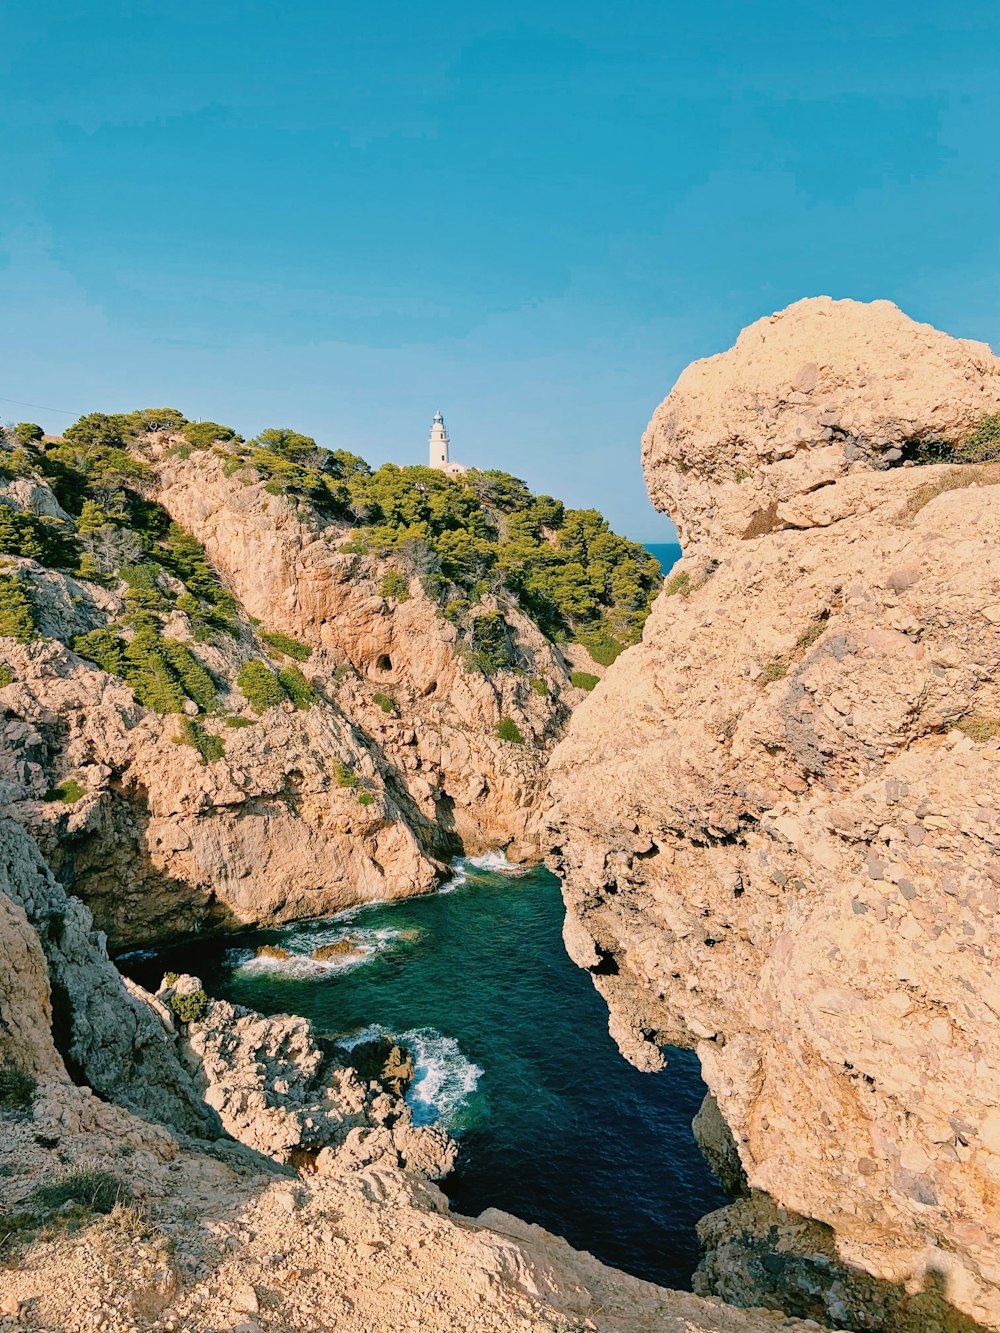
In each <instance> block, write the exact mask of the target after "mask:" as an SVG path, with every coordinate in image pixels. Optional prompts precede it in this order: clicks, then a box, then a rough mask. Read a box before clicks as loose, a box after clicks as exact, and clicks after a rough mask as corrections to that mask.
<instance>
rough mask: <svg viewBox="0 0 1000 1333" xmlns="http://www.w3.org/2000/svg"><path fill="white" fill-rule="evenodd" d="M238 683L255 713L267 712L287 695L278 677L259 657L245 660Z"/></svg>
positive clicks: (237, 677)
mask: <svg viewBox="0 0 1000 1333" xmlns="http://www.w3.org/2000/svg"><path fill="white" fill-rule="evenodd" d="M236 684H237V685H238V686H239V688H240V689H241V690H242V691H243V693H244V695H246V700H247V703H248V704H249V705H250V707H251V708H252V709H253V711H254V712H255V713H266V712H267V710H268V709H269V708H273V707H274V705H275V704H280V703H281V701H282V700H283V699H284V697H285V694H284V691H283V690H282V688H281V684H280V682H279V680H278V677H277V676H276V675H275V674H274V672H273V671H272V670H271V669H270V667H268V666H266V665H265V664H264V663H263V662H261V661H260V660H259V659H255V660H254V661H252V662H245V663H244V664H243V666H241V667H240V669H239V673H238V674H237V676H236Z"/></svg>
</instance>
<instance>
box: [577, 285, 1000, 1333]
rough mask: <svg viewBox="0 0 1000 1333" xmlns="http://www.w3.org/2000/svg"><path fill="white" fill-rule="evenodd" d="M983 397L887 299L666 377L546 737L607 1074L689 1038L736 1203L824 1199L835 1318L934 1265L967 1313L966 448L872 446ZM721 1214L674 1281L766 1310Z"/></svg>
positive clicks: (972, 1071)
mask: <svg viewBox="0 0 1000 1333" xmlns="http://www.w3.org/2000/svg"><path fill="white" fill-rule="evenodd" d="M998 411H1000V362H997V360H996V359H994V358H993V357H992V356H991V355H990V353H989V351H988V349H986V348H985V347H983V346H982V345H980V344H972V343H961V342H957V341H955V340H953V339H950V338H948V337H947V336H946V335H944V334H942V333H938V332H937V331H935V330H932V329H928V328H927V327H926V326H924V325H918V324H914V323H913V322H912V321H910V320H908V319H906V317H905V316H904V315H902V314H901V313H900V312H899V311H898V310H896V309H895V308H894V307H892V306H890V305H888V304H887V303H885V302H877V303H875V304H874V305H873V306H864V305H860V304H857V303H854V302H831V301H828V300H826V299H825V298H824V299H822V300H819V301H810V302H800V303H799V304H798V305H796V306H793V307H791V308H790V309H789V310H788V311H785V312H782V313H781V314H780V315H776V316H774V317H772V318H771V319H770V320H763V321H761V322H760V323H758V324H756V325H754V326H753V327H752V328H751V329H748V330H746V331H745V332H744V333H743V334H742V335H741V337H740V339H739V341H738V343H737V345H736V347H735V348H734V349H733V350H732V351H730V352H727V353H725V354H723V355H721V356H717V357H713V358H711V359H709V360H708V361H705V362H699V363H697V364H696V365H695V366H693V367H691V368H690V369H689V370H688V371H685V373H684V374H683V375H682V376H681V379H680V380H679V382H678V385H677V387H676V389H675V390H674V391H673V392H672V393H671V395H670V396H669V397H668V399H667V400H666V401H665V403H664V404H663V405H662V406H661V407H660V408H659V409H658V410H657V412H656V414H655V416H654V418H653V421H652V423H651V425H650V428H649V430H648V431H647V433H646V436H645V441H644V461H645V466H646V473H647V478H648V482H649V487H650V492H651V494H652V495H653V498H654V500H655V501H656V503H657V504H659V505H660V507H661V508H667V509H668V510H669V512H670V513H671V514H672V516H673V517H674V518H675V519H676V521H677V522H678V525H679V527H680V530H681V533H682V536H683V538H684V541H685V543H686V547H685V559H684V561H683V562H682V564H681V565H680V566H679V568H678V571H677V574H678V575H679V576H680V577H676V578H672V579H671V581H670V582H669V583H668V585H667V587H666V588H665V590H664V592H663V593H661V595H660V597H659V599H658V600H657V603H656V604H655V606H654V608H653V612H652V615H651V617H650V619H649V621H648V622H647V625H646V629H645V633H644V637H643V642H642V644H641V645H640V646H638V647H636V648H634V649H631V650H630V651H628V652H627V653H625V654H623V655H622V657H621V658H619V659H618V661H617V662H616V663H615V664H614V666H613V667H612V668H611V669H610V670H609V671H608V673H607V675H606V677H605V679H604V681H603V682H602V685H601V686H600V688H599V689H598V690H596V691H595V692H594V694H593V695H591V696H590V698H589V699H588V700H587V701H586V702H585V703H583V704H582V705H581V706H580V707H579V709H578V710H577V712H576V713H575V714H574V717H573V719H572V722H571V725H570V728H569V731H568V735H567V736H566V738H565V739H564V740H563V742H562V743H561V744H560V746H559V747H558V748H557V750H556V752H555V754H554V757H553V760H552V764H551V781H552V787H553V794H554V796H555V798H556V802H557V816H558V817H557V827H556V830H555V833H554V839H555V841H556V842H557V843H558V844H559V845H560V848H561V850H560V852H559V854H558V856H557V857H556V858H555V859H554V865H555V866H556V868H557V869H559V870H560V871H561V872H562V873H563V875H564V896H565V900H566V904H567V917H568V921H567V930H566V938H567V942H568V945H569V947H570V949H571V953H572V956H573V957H574V958H575V959H576V960H577V961H578V962H579V963H580V964H581V965H582V966H584V967H588V968H590V969H591V971H592V973H593V976H594V982H595V985H596V986H597V987H598V989H599V990H600V992H601V993H602V995H603V996H604V997H605V998H606V1000H607V1002H608V1005H609V1009H610V1026H611V1031H612V1034H613V1035H614V1036H615V1038H616V1039H617V1040H618V1042H619V1045H620V1046H621V1048H622V1050H623V1052H624V1053H625V1054H626V1055H627V1056H628V1057H629V1058H630V1059H632V1060H634V1061H635V1062H636V1063H637V1064H639V1065H640V1067H647V1068H649V1067H656V1066H657V1065H658V1064H660V1063H662V1056H661V1054H660V1051H659V1046H660V1044H662V1043H675V1044H678V1045H684V1046H691V1047H694V1048H695V1049H696V1050H697V1051H698V1053H699V1055H700V1057H701V1063H702V1070H703V1073H704V1076H705V1079H706V1082H707V1083H708V1086H709V1089H710V1091H711V1093H712V1095H713V1097H714V1099H715V1101H716V1102H717V1104H718V1107H719V1109H720V1110H721V1113H722V1115H723V1116H724V1118H725V1120H726V1122H727V1123H728V1126H729V1128H730V1130H731V1133H732V1138H733V1140H734V1142H735V1145H736V1148H737V1149H738V1153H739V1158H740V1162H741V1164H742V1168H743V1170H744V1171H745V1173H746V1177H747V1179H748V1181H749V1185H750V1187H751V1189H752V1190H753V1191H754V1198H756V1199H759V1198H760V1196H761V1195H763V1194H766V1195H769V1196H770V1197H771V1199H772V1200H773V1201H774V1205H775V1206H777V1207H778V1208H780V1209H786V1210H788V1211H789V1213H790V1214H791V1213H794V1214H796V1215H798V1216H799V1217H800V1219H805V1220H806V1221H808V1226H810V1227H813V1228H820V1230H822V1229H823V1228H829V1232H828V1233H824V1234H827V1239H828V1243H827V1244H826V1248H825V1250H824V1251H823V1254H822V1263H816V1264H812V1263H811V1261H810V1265H809V1266H808V1272H809V1273H810V1275H811V1276H810V1278H809V1281H810V1282H811V1283H812V1284H813V1285H814V1287H815V1290H814V1293H813V1298H814V1300H815V1301H816V1302H818V1306H817V1308H824V1309H825V1317H826V1318H828V1319H830V1320H832V1321H833V1322H838V1321H841V1320H846V1321H848V1322H851V1321H853V1320H856V1321H857V1322H858V1323H860V1324H863V1326H864V1327H873V1328H874V1327H879V1328H883V1329H890V1328H891V1329H893V1330H896V1329H905V1328H913V1329H916V1328H924V1327H930V1326H932V1325H929V1324H921V1323H920V1318H923V1315H919V1316H918V1315H916V1314H914V1315H912V1316H911V1315H907V1308H908V1307H907V1302H906V1301H905V1300H903V1299H902V1296H903V1295H905V1294H906V1293H907V1292H909V1293H912V1292H913V1291H916V1290H917V1289H919V1288H922V1287H927V1288H928V1290H930V1288H931V1287H932V1286H933V1285H934V1283H935V1282H937V1279H935V1278H934V1277H933V1276H932V1275H933V1274H934V1273H942V1274H946V1279H943V1282H944V1287H945V1288H946V1292H945V1294H946V1298H947V1300H948V1301H949V1302H950V1303H951V1304H952V1305H953V1306H954V1307H956V1311H955V1312H954V1319H955V1320H956V1321H957V1322H956V1324H955V1326H956V1327H959V1326H962V1327H965V1326H966V1325H962V1324H961V1320H963V1319H964V1320H966V1321H968V1320H970V1319H971V1320H975V1321H979V1322H981V1323H983V1324H984V1325H987V1326H990V1327H996V1326H1000V1265H998V1264H997V1260H996V1256H997V1254H998V1253H1000V1202H998V1200H1000V1195H998V1193H997V1182H998V1181H1000V1134H998V1133H997V1132H996V1130H997V1127H998V1126H1000V1109H998V1101H1000V1099H998V1094H997V1087H998V1085H1000V1023H998V1015H1000V990H998V988H997V985H996V981H995V977H994V972H995V967H994V960H995V957H996V955H997V952H998V950H1000V936H998V933H997V920H998V918H997V906H998V901H1000V900H998V887H1000V885H998V878H997V870H996V858H997V853H998V851H1000V824H998V810H1000V748H998V745H997V742H996V739H991V738H990V737H991V735H994V734H995V733H996V732H997V731H998V730H1000V685H998V681H1000V635H998V631H997V625H996V621H995V620H994V618H993V608H995V607H996V606H997V604H998V602H1000V573H998V570H997V566H996V559H995V542H996V532H997V530H998V524H1000V486H997V485H993V484H990V483H992V482H993V481H996V480H1000V469H998V468H997V467H996V466H995V465H987V466H985V467H983V466H975V465H961V466H959V467H952V466H948V465H943V464H941V465H938V464H935V465H930V466H905V463H906V460H907V448H906V446H908V444H909V442H912V441H914V440H923V441H928V440H933V441H941V440H944V441H947V442H948V443H950V444H959V443H961V442H962V440H963V439H964V438H965V437H966V436H967V435H968V433H969V431H970V430H971V429H972V428H973V427H974V426H976V425H977V423H979V422H980V421H981V420H982V419H983V418H984V417H986V416H988V415H989V414H992V413H996V412H998ZM963 469H964V470H963ZM957 723H961V724H962V727H963V728H964V729H965V730H957V729H954V728H955V725H956V724H957ZM754 1207H757V1205H754ZM748 1209H749V1205H744V1204H739V1205H734V1207H733V1210H723V1212H722V1213H721V1214H720V1215H717V1216H716V1217H715V1220H714V1221H713V1223H712V1226H711V1227H710V1228H708V1229H707V1230H706V1233H705V1235H706V1241H707V1243H708V1245H709V1254H708V1256H707V1257H706V1260H705V1264H704V1267H703V1270H702V1272H703V1278H702V1279H701V1281H702V1282H703V1284H704V1285H707V1286H711V1288H712V1289H713V1290H716V1291H720V1292H723V1293H725V1294H727V1295H729V1296H730V1298H732V1299H739V1300H741V1301H743V1300H745V1301H755V1300H761V1301H766V1302H767V1303H775V1304H776V1303H779V1302H780V1300H781V1297H780V1294H779V1287H780V1283H776V1282H775V1281H773V1280H772V1279H771V1278H768V1279H767V1280H766V1281H765V1280H764V1279H763V1278H762V1279H761V1281H759V1282H757V1281H755V1279H754V1273H755V1272H756V1271H757V1270H759V1269H760V1264H759V1263H758V1264H757V1266H756V1268H755V1265H754V1263H751V1262H749V1259H750V1258H751V1257H752V1256H751V1255H750V1250H748V1251H747V1262H745V1263H743V1264H742V1265H737V1264H736V1260H735V1258H734V1256H735V1254H736V1252H737V1251H738V1250H739V1248H740V1243H739V1241H738V1239H737V1238H738V1237H741V1236H742V1237H745V1238H747V1242H746V1243H747V1245H748V1246H749V1247H750V1249H753V1252H754V1253H756V1254H757V1255H758V1256H760V1255H761V1254H762V1253H764V1250H766V1246H767V1237H768V1234H769V1232H768V1228H767V1226H762V1228H760V1229H759V1230H758V1229H756V1228H755V1227H751V1226H749V1225H748V1224H747V1221H746V1219H747V1217H748V1215H749V1212H748ZM741 1210H742V1211H741ZM750 1211H752V1210H750ZM755 1216H756V1214H755ZM727 1218H730V1219H731V1225H732V1234H733V1237H734V1239H733V1240H732V1243H731V1244H729V1245H728V1248H726V1250H725V1255H723V1256H722V1257H713V1256H718V1254H719V1253H720V1251H719V1247H720V1246H721V1245H722V1244H723V1237H724V1236H725V1233H726V1227H727V1225H729V1223H727V1221H726V1219H727ZM806 1221H803V1222H802V1226H800V1227H798V1228H796V1227H791V1228H789V1230H788V1234H787V1235H786V1234H785V1233H782V1238H781V1244H782V1247H783V1255H784V1257H783V1258H782V1260H781V1263H780V1264H777V1261H775V1262H776V1264H777V1266H778V1267H781V1264H785V1263H786V1261H787V1263H788V1264H791V1260H790V1259H789V1255H791V1254H793V1253H794V1250H795V1245H796V1239H795V1237H796V1236H797V1235H798V1236H804V1235H805V1234H806V1230H808V1228H807V1227H806ZM803 1228H805V1230H804V1229H803ZM803 1243H804V1244H805V1242H803ZM813 1245H814V1238H813V1237H812V1233H810V1239H809V1241H808V1245H807V1246H806V1249H807V1250H808V1251H809V1254H813V1253H814V1251H813V1250H811V1249H809V1246H813ZM754 1247H756V1248H754ZM762 1247H763V1249H762ZM803 1253H804V1255H805V1251H804V1252H803ZM762 1262H763V1261H762ZM768 1262H770V1261H768ZM773 1267H774V1266H773V1265H772V1268H773ZM765 1268H766V1264H765ZM724 1270H728V1271H731V1272H732V1273H734V1274H735V1276H734V1277H733V1280H732V1281H731V1282H728V1283H726V1282H724V1281H723V1278H722V1276H721V1274H722V1272H723V1271H724ZM848 1270H856V1272H857V1274H861V1275H867V1279H869V1280H868V1282H867V1285H866V1282H864V1281H862V1280H861V1279H860V1278H858V1280H857V1281H852V1282H850V1283H848V1284H847V1285H846V1287H845V1285H844V1274H845V1273H846V1272H847V1271H848ZM803 1271H805V1270H803ZM824 1273H825V1275H826V1276H825V1277H824V1276H823V1275H824ZM824 1282H825V1284H826V1285H825V1288H824ZM940 1285H941V1283H940V1282H938V1286H940ZM876 1289H877V1292H878V1293H879V1294H877V1295H876V1294H875V1293H876ZM845 1290H846V1291H847V1292H848V1293H849V1295H850V1302H854V1304H853V1305H851V1304H850V1302H849V1303H848V1306H845V1305H844V1303H843V1301H844V1299H845V1298H844V1296H843V1292H844V1291H845ZM866 1292H867V1295H866V1294H865V1293H866ZM892 1293H895V1295H894V1296H893V1294H892ZM883 1294H886V1295H887V1297H888V1298H887V1299H886V1300H883ZM939 1294H940V1293H939ZM897 1298H898V1299H897ZM845 1309H846V1310H847V1314H845ZM959 1312H961V1313H959ZM935 1317H936V1316H935ZM949 1327H950V1325H949Z"/></svg>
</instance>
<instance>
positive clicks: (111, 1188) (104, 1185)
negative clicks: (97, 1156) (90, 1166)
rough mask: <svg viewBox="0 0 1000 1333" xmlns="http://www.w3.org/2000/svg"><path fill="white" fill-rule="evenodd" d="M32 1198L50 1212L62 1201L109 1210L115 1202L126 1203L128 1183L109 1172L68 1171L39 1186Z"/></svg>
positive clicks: (103, 1211) (128, 1194) (60, 1206)
mask: <svg viewBox="0 0 1000 1333" xmlns="http://www.w3.org/2000/svg"><path fill="white" fill-rule="evenodd" d="M31 1197H32V1201H33V1202H34V1203H36V1204H38V1205H40V1206H41V1207H42V1208H49V1209H51V1210H52V1211H53V1212H55V1210H56V1209H57V1208H62V1207H63V1206H64V1205H65V1204H68V1203H69V1204H78V1205H79V1206H80V1207H83V1208H86V1209H89V1210H90V1212H93V1213H110V1212H111V1210H112V1209H113V1208H114V1206H115V1205H116V1204H119V1203H130V1202H131V1200H132V1194H131V1191H130V1190H129V1188H128V1186H127V1185H126V1184H125V1183H124V1182H123V1181H121V1180H119V1179H118V1177H117V1176H113V1175H112V1174H111V1172H110V1171H98V1170H93V1171H70V1172H68V1173H67V1174H66V1175H64V1176H59V1177H58V1178H57V1179H56V1180H53V1181H52V1182H51V1183H50V1184H48V1185H40V1186H39V1187H38V1189H36V1190H35V1192H34V1194H33V1195H32V1196H31Z"/></svg>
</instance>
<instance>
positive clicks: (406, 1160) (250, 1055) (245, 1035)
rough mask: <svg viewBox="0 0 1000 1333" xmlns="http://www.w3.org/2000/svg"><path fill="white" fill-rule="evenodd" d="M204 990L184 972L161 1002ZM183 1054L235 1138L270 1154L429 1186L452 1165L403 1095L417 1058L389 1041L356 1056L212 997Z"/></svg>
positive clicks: (289, 1022) (283, 1017)
mask: <svg viewBox="0 0 1000 1333" xmlns="http://www.w3.org/2000/svg"><path fill="white" fill-rule="evenodd" d="M199 992H201V982H200V981H199V980H198V978H197V977H192V976H188V975H183V976H180V977H177V978H172V979H171V981H170V983H169V984H168V983H167V982H166V981H165V982H164V984H163V986H162V987H161V988H160V991H159V992H158V998H160V999H162V1000H163V1001H164V1002H165V1003H166V1005H167V1006H168V1007H169V1006H170V1003H171V997H172V996H174V995H184V994H193V993H199ZM183 1049H184V1052H185V1055H186V1059H187V1062H188V1065H189V1067H190V1069H191V1071H192V1073H193V1074H194V1075H195V1076H196V1078H197V1080H198V1082H199V1084H200V1086H201V1087H202V1088H203V1090H204V1098H205V1101H206V1102H207V1103H208V1105H209V1106H211V1107H213V1108H214V1109H215V1110H216V1111H217V1112H218V1113H219V1116H220V1117H221V1120H222V1124H223V1125H224V1126H225V1128H226V1130H227V1131H228V1133H230V1134H232V1136H233V1137H234V1138H236V1139H238V1140H239V1141H240V1142H241V1143H244V1144H246V1145H247V1147H250V1148H253V1149H255V1150H256V1151H258V1152H262V1153H266V1154H267V1156H268V1157H273V1158H276V1159H277V1160H278V1161H282V1162H290V1163H292V1164H293V1165H296V1166H299V1167H303V1166H309V1167H313V1168H314V1169H316V1170H320V1171H322V1172H325V1173H330V1172H332V1171H340V1170H343V1169H347V1168H346V1165H345V1164H346V1163H350V1165H351V1167H352V1168H353V1169H356V1168H359V1167H360V1166H363V1165H368V1164H371V1163H373V1162H385V1161H388V1162H390V1163H391V1164H392V1165H393V1166H403V1167H405V1168H406V1169H408V1170H410V1171H414V1172H417V1173H421V1174H424V1175H426V1176H427V1177H428V1178H431V1179H436V1178H438V1177H439V1176H443V1175H446V1174H447V1173H448V1171H450V1170H451V1168H452V1166H453V1165H454V1161H455V1154H456V1151H457V1149H456V1145H455V1144H454V1143H453V1142H452V1141H451V1140H450V1139H449V1138H448V1136H447V1135H446V1134H444V1133H442V1132H441V1131H440V1130H437V1129H435V1128H433V1127H423V1126H415V1125H414V1124H413V1123H412V1117H411V1115H410V1111H409V1108H408V1107H407V1106H406V1104H405V1102H404V1101H403V1100H402V1094H403V1091H404V1090H405V1087H406V1085H407V1084H408V1083H409V1081H410V1079H412V1077H413V1061H412V1058H410V1057H409V1056H408V1055H407V1054H404V1052H402V1051H401V1050H400V1048H399V1047H398V1046H397V1045H396V1044H395V1043H394V1042H392V1041H391V1040H388V1039H385V1040H381V1039H380V1040H375V1041H371V1042H367V1043H361V1044H359V1046H358V1047H356V1048H355V1052H354V1053H351V1055H348V1054H347V1053H346V1052H344V1051H341V1050H340V1049H339V1048H333V1049H331V1048H330V1047H329V1045H328V1044H327V1045H326V1047H325V1048H324V1045H323V1044H321V1043H320V1042H319V1041H318V1040H317V1039H316V1037H315V1035H314V1033H313V1029H312V1025H311V1023H309V1021H308V1020H307V1019H305V1018H299V1017H296V1016H294V1015H291V1014H278V1015H276V1016H274V1017H265V1016H264V1015H263V1014H258V1013H256V1012H254V1011H253V1010H252V1009H246V1008H243V1007H242V1006H241V1005H233V1004H229V1003H228V1002H227V1001H224V1000H209V1001H208V1003H207V1005H206V1007H205V1010H204V1013H203V1014H202V1015H201V1016H200V1017H199V1018H198V1019H197V1020H196V1021H194V1022H192V1023H190V1024H189V1025H188V1027H187V1030H186V1039H185V1042H184V1045H183Z"/></svg>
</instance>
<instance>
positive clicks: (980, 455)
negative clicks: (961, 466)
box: [952, 414, 1000, 463]
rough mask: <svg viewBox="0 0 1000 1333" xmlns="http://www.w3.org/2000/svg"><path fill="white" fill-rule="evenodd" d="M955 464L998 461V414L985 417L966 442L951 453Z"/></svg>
mask: <svg viewBox="0 0 1000 1333" xmlns="http://www.w3.org/2000/svg"><path fill="white" fill-rule="evenodd" d="M952 457H953V458H954V459H955V462H956V463H995V462H998V461H1000V414H998V415H997V416H993V417H986V418H985V419H984V420H983V421H981V422H980V423H979V425H978V426H977V427H976V429H975V430H974V431H973V432H972V434H971V435H970V436H969V438H968V439H967V440H965V441H964V442H963V443H962V444H960V445H959V446H958V447H957V448H956V449H954V450H953V452H952Z"/></svg>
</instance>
